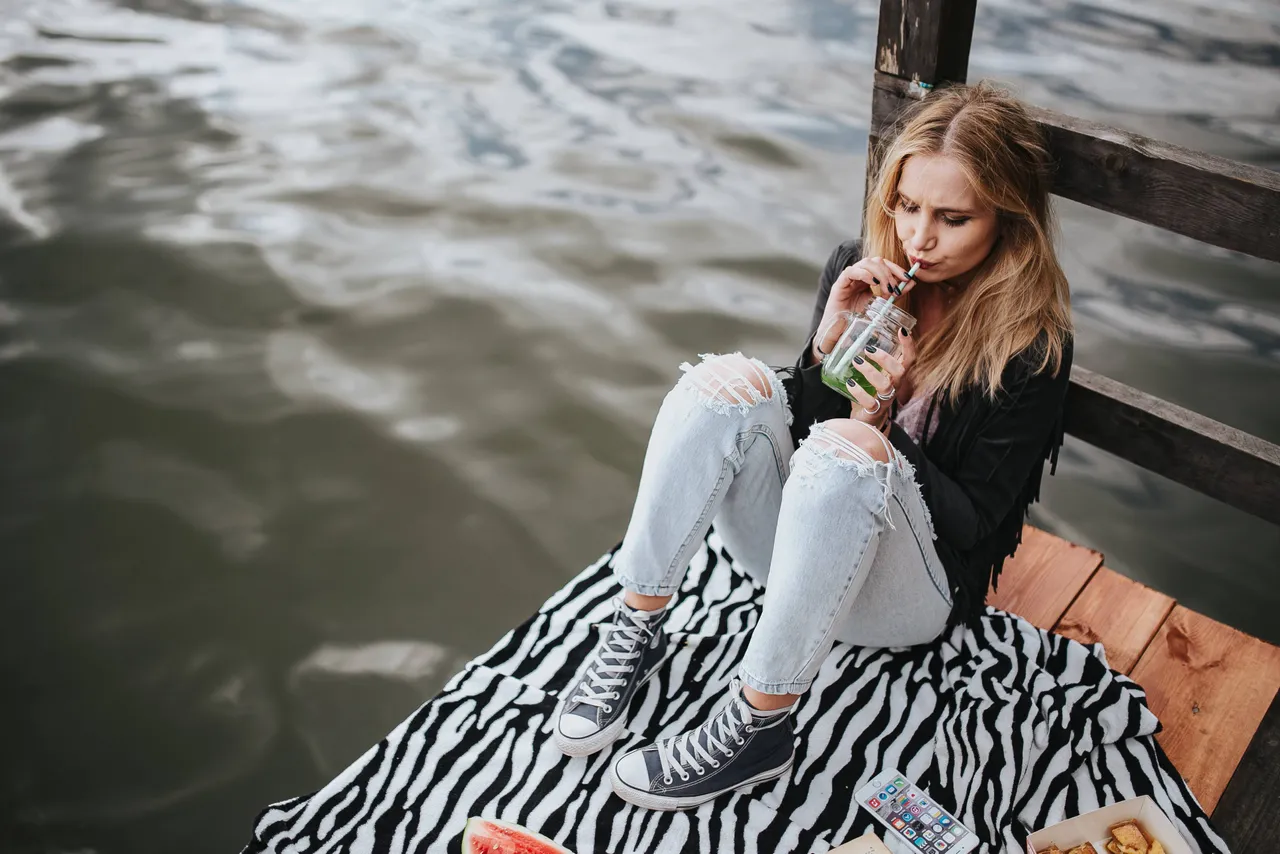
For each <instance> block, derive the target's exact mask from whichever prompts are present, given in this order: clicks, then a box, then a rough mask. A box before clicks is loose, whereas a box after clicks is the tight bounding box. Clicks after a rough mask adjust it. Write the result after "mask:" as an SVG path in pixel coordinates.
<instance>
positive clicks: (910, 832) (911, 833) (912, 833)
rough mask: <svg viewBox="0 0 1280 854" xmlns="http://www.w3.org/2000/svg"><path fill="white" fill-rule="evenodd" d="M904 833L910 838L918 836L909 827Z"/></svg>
mask: <svg viewBox="0 0 1280 854" xmlns="http://www.w3.org/2000/svg"><path fill="white" fill-rule="evenodd" d="M902 835H903V836H905V837H907V838H908V839H915V838H916V832H915V831H914V830H912V829H911V828H909V827H908V828H907V829H906V830H904V831H902Z"/></svg>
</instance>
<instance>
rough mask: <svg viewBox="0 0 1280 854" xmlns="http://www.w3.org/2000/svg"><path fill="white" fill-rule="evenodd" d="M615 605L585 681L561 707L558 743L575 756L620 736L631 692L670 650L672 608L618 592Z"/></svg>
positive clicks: (586, 672) (587, 670)
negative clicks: (646, 607)
mask: <svg viewBox="0 0 1280 854" xmlns="http://www.w3.org/2000/svg"><path fill="white" fill-rule="evenodd" d="M613 606H614V611H613V625H612V626H610V627H609V630H608V633H607V634H606V635H605V638H604V640H603V641H601V643H600V645H599V646H598V647H596V650H595V652H593V653H592V655H591V658H590V659H589V660H588V662H587V666H586V669H585V670H584V671H582V673H583V676H582V679H581V681H579V682H578V683H577V685H575V686H570V688H569V690H568V692H567V693H566V694H565V695H564V696H563V697H562V698H561V700H560V703H559V705H558V706H557V708H556V714H555V721H556V726H555V735H554V739H555V743H556V747H558V748H560V750H561V751H562V752H564V753H566V754H568V755H569V756H588V755H590V754H592V753H595V752H596V751H597V750H600V749H601V748H603V747H607V746H609V745H610V744H613V743H614V742H615V741H617V740H618V736H619V735H621V733H622V728H623V727H624V726H625V725H626V722H627V720H626V718H627V707H628V706H629V705H630V703H631V698H632V697H634V696H635V694H636V692H637V691H639V690H640V686H641V685H643V684H644V683H646V682H648V681H649V679H650V678H651V677H652V676H653V675H654V674H655V673H657V672H658V668H659V666H660V665H661V664H662V661H663V659H664V658H666V655H667V633H666V632H664V631H662V624H663V623H664V622H666V619H667V615H668V614H670V613H671V611H670V609H668V608H663V609H661V610H657V611H640V610H637V609H635V608H632V607H631V606H630V605H628V604H627V603H626V602H624V601H623V599H622V597H621V596H616V597H614V600H613Z"/></svg>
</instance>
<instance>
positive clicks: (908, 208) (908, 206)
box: [898, 199, 920, 213]
mask: <svg viewBox="0 0 1280 854" xmlns="http://www.w3.org/2000/svg"><path fill="white" fill-rule="evenodd" d="M898 207H900V208H902V209H903V210H904V211H905V212H907V213H915V212H916V211H918V210H920V206H919V205H913V204H912V203H911V202H908V201H906V200H905V199H899V200H898Z"/></svg>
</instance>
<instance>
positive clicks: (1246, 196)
mask: <svg viewBox="0 0 1280 854" xmlns="http://www.w3.org/2000/svg"><path fill="white" fill-rule="evenodd" d="M1032 112H1033V113H1034V115H1035V117H1036V120H1037V121H1039V123H1040V127H1041V128H1043V129H1044V131H1045V135H1046V136H1047V137H1048V139H1049V148H1050V150H1052V151H1053V154H1054V158H1055V159H1056V160H1057V161H1058V169H1057V173H1056V174H1055V175H1054V182H1053V191H1054V192H1055V193H1057V194H1058V195H1060V196H1065V197H1066V198H1068V199H1073V200H1075V201H1077V202H1083V203H1084V204H1086V205H1092V206H1093V207H1095V208H1099V209H1101V210H1104V211H1109V212H1111V213H1114V214H1119V215H1120V216H1124V217H1128V218H1129V219H1136V220H1138V221H1139V222H1146V223H1150V224H1151V225H1155V226H1159V227H1160V228H1167V229H1168V230H1169V231H1174V232H1177V233H1178V234H1184V235H1186V236H1187V237H1192V238H1195V239H1196V240H1203V241H1204V242H1205V243H1212V244H1213V245H1214V246H1221V247H1223V248H1226V249H1234V250H1235V251H1236V252H1245V253H1248V254H1249V255H1256V256H1257V257H1259V258H1266V259H1268V260H1270V261H1280V173H1277V172H1274V171H1272V170H1270V169H1265V168H1263V167H1261V166H1252V165H1250V164H1247V163H1238V162H1236V161H1234V160H1228V159H1227V158H1225V157H1218V156H1216V155H1213V154H1206V153H1205V152H1202V151H1193V150H1191V149H1189V148H1183V147H1182V146H1180V145H1173V144H1171V143H1168V142H1161V141H1160V140H1158V139H1151V138H1150V137H1145V136H1139V135H1138V134H1135V133H1129V132H1128V131H1123V130H1120V129H1119V128H1113V127H1108V126H1107V125H1103V124H1099V123H1097V122H1091V121H1086V120H1085V119H1078V118H1075V117H1074V116H1064V115H1062V114H1061V113H1055V112H1052V111H1050V110H1042V109H1034V110H1033V111H1032Z"/></svg>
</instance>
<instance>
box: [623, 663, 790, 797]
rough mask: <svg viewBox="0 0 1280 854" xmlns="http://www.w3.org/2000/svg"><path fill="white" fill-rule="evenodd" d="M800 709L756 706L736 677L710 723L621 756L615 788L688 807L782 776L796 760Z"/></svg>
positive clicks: (627, 793)
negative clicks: (793, 715) (795, 720)
mask: <svg viewBox="0 0 1280 854" xmlns="http://www.w3.org/2000/svg"><path fill="white" fill-rule="evenodd" d="M794 708H795V707H794V706H789V707H787V708H786V709H780V710H778V711H776V712H761V711H758V710H756V709H754V708H752V707H751V704H750V703H748V702H747V698H746V697H745V696H744V695H743V693H742V683H741V681H740V680H739V679H738V678H737V677H735V678H734V680H733V683H732V685H731V687H730V695H729V701H728V702H727V703H725V704H724V705H723V706H722V707H721V708H720V710H719V711H718V712H717V713H715V714H713V715H712V716H711V719H710V720H709V721H707V722H706V723H704V724H702V725H701V726H697V727H695V728H693V729H691V730H688V731H687V732H683V733H681V734H680V735H678V736H676V737H675V738H663V739H659V740H658V742H657V744H652V745H649V746H648V747H643V748H640V749H638V750H632V751H629V752H627V753H624V754H623V755H622V756H621V757H619V758H618V760H617V761H616V762H614V763H613V769H612V771H611V773H610V778H611V780H612V782H613V790H614V791H615V792H617V793H618V796H619V797H621V798H622V799H623V800H624V801H628V802H630V803H633V804H635V805H636V806H639V807H647V808H648V809H654V810H683V809H692V808H693V807H696V806H699V805H700V804H704V803H706V802H707V801H710V800H712V799H714V798H716V797H719V796H720V795H723V794H724V793H726V792H732V791H733V790H735V789H745V788H747V787H748V786H754V785H756V784H757V783H763V782H765V781H767V780H772V779H774V778H775V777H781V776H782V775H783V774H785V773H787V771H788V770H790V768H791V763H792V761H793V760H794V759H795V753H796V750H795V743H794V738H795V732H796V731H795V724H794V723H793V722H792V719H791V712H792V711H793V710H794Z"/></svg>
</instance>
